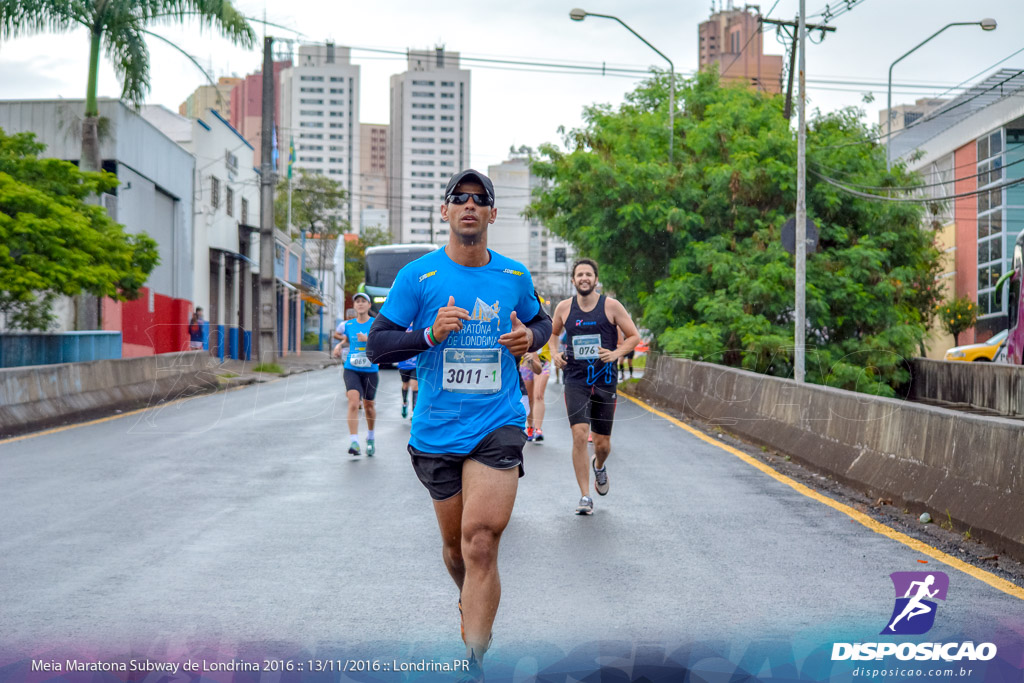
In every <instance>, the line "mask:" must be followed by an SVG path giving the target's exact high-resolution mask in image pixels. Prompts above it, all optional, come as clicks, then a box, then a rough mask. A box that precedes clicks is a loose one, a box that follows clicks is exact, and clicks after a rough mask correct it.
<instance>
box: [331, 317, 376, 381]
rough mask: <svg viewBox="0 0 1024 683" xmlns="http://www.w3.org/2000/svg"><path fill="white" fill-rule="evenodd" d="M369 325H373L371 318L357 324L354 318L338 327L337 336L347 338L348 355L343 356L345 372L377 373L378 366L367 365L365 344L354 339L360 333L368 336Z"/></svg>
mask: <svg viewBox="0 0 1024 683" xmlns="http://www.w3.org/2000/svg"><path fill="white" fill-rule="evenodd" d="M371 325H373V318H372V317H371V318H370V319H369V320H367V321H366V322H365V323H358V322H356V319H355V318H349V319H348V320H346V321H345V322H343V323H341V324H340V325H338V329H337V332H338V334H343V335H345V336H346V337H348V353H347V354H345V369H346V370H355V371H356V372H377V371H378V370H380V366H379V365H377V364H376V363H374V364H372V365H370V364H369V360H367V358H366V342H364V341H359V339H358V338H357V337H356V335H357V334H359V333H360V332H362V333H363V334H365V335H369V334H370V326H371Z"/></svg>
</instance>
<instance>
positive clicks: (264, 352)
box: [256, 36, 277, 363]
mask: <svg viewBox="0 0 1024 683" xmlns="http://www.w3.org/2000/svg"><path fill="white" fill-rule="evenodd" d="M273 43H274V39H273V38H271V37H269V36H268V37H265V38H264V39H263V121H262V123H261V126H260V130H261V133H260V134H261V136H262V137H261V140H260V320H259V325H260V327H259V334H258V335H257V345H256V358H257V360H258V362H260V363H263V362H268V361H269V360H272V359H274V358H276V357H277V344H276V343H275V338H276V331H277V296H276V295H275V292H274V165H273V160H272V155H273V153H274V150H273V139H272V138H273V136H274V57H273V55H272V54H271V47H272V46H273Z"/></svg>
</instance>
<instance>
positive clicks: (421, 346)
mask: <svg viewBox="0 0 1024 683" xmlns="http://www.w3.org/2000/svg"><path fill="white" fill-rule="evenodd" d="M406 329H407V328H405V327H403V326H402V325H396V324H395V323H393V322H391V321H390V320H388V319H387V318H385V317H384V316H382V315H377V317H376V318H374V320H373V325H371V326H370V333H369V334H368V335H367V336H366V357H367V358H369V359H370V362H371V363H397V362H399V361H403V360H408V359H410V358H412V357H413V356H415V355H417V354H419V353H420V352H422V351H426V350H427V349H429V348H430V346H429V345H428V344H427V340H426V339H424V338H423V330H413V331H412V332H406ZM550 331H551V327H550V325H549V326H548V333H549V334H550Z"/></svg>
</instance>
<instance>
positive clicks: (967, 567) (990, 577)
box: [620, 394, 1024, 600]
mask: <svg viewBox="0 0 1024 683" xmlns="http://www.w3.org/2000/svg"><path fill="white" fill-rule="evenodd" d="M620 395H622V396H625V397H626V398H628V399H629V400H630V401H632V402H633V403H635V404H637V405H638V406H640V407H641V408H643V409H644V410H647V411H650V412H652V413H654V414H655V415H657V416H658V417H660V418H663V419H665V420H668V421H669V422H671V423H672V424H674V425H675V426H677V427H680V428H682V429H685V430H686V431H688V432H690V433H691V434H693V435H694V436H695V437H697V438H698V439H700V440H701V441H704V442H707V443H709V444H711V445H712V446H717V447H718V448H721V449H722V450H724V451H725V452H727V453H729V454H731V455H735V456H736V457H737V458H739V459H740V460H742V461H743V462H745V463H747V464H748V465H750V466H752V467H756V468H757V469H759V470H761V471H762V472H764V473H765V474H767V475H768V476H770V477H772V478H773V479H775V480H777V481H780V482H782V483H783V484H786V485H787V486H789V487H791V488H792V489H793V490H795V491H796V492H798V493H801V494H803V495H805V496H807V497H808V498H813V499H814V500H816V501H818V502H819V503H823V504H825V505H827V506H829V507H830V508H832V509H833V510H836V511H838V512H841V513H843V514H844V515H847V516H848V517H850V518H851V519H853V520H855V521H857V522H860V523H861V524H863V525H864V526H866V527H867V528H868V529H871V530H872V531H874V532H875V533H878V534H882V535H883V536H885V537H887V538H891V539H892V540H894V541H897V542H899V543H902V544H903V545H905V546H907V547H909V548H912V549H913V550H916V551H917V552H919V553H921V554H923V555H927V556H928V557H931V558H933V559H936V560H938V561H939V562H942V563H944V564H948V565H949V566H951V567H953V568H954V569H959V570H960V571H962V572H964V573H965V574H968V575H970V576H973V577H974V578H976V579H978V580H979V581H982V582H984V583H987V584H988V585H990V586H992V587H993V588H995V589H996V590H1000V591H1002V592H1004V593H1006V594H1007V595H1012V596H1013V597H1015V598H1018V599H1020V600H1024V588H1021V587H1020V586H1016V585H1014V584H1012V583H1010V582H1009V581H1007V580H1006V579H1002V578H1000V577H998V576H996V575H995V574H992V573H990V572H987V571H985V570H984V569H978V568H977V567H975V566H974V565H971V564H968V563H966V562H964V561H963V560H960V559H957V558H955V557H953V556H952V555H947V554H946V553H944V552H942V551H941V550H939V549H938V548H933V547H932V546H930V545H928V544H926V543H924V542H922V541H919V540H917V539H916V538H912V537H911V536H907V535H906V534H904V533H901V532H899V531H896V530H895V529H891V528H889V527H887V526H885V525H884V524H882V523H881V522H879V521H877V520H875V519H872V518H871V517H870V516H869V515H866V514H864V513H863V512H860V511H858V510H855V509H854V508H852V507H850V506H849V505H843V504H842V503H839V502H837V501H835V500H833V499H831V498H829V497H828V496H824V495H822V494H820V493H818V492H817V491H815V490H814V489H811V488H809V487H807V486H804V485H803V484H801V483H800V482H798V481H795V480H793V479H790V478H789V477H787V476H786V475H784V474H780V473H779V472H777V471H775V470H774V469H772V468H771V467H769V466H768V465H766V464H764V463H763V462H761V461H760V460H758V459H757V458H754V457H751V456H749V455H747V454H746V453H744V452H743V451H740V450H737V449H735V448H733V447H732V446H730V445H728V444H725V443H722V442H721V441H719V440H718V439H715V438H713V437H710V436H708V435H707V434H704V433H703V432H701V431H698V430H697V429H694V428H693V427H691V426H690V425H688V424H686V423H684V422H681V421H680V420H677V419H676V418H674V417H672V416H671V415H668V414H666V413H663V412H661V411H660V410H658V409H657V408H654V407H653V406H650V405H648V404H646V403H644V402H643V401H641V400H640V399H638V398H635V397H633V396H630V395H629V394H620Z"/></svg>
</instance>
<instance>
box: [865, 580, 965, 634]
mask: <svg viewBox="0 0 1024 683" xmlns="http://www.w3.org/2000/svg"><path fill="white" fill-rule="evenodd" d="M889 578H891V579H892V583H893V587H894V588H895V590H896V605H895V606H894V607H893V610H892V616H891V617H889V625H888V626H886V627H885V628H884V629H883V630H882V633H881V634H882V635H891V634H899V635H905V636H913V635H921V634H922V633H927V632H928V631H929V630H930V629H931V627H932V626H933V625H934V624H935V611H936V607H937V605H936V603H935V602H933V600H932V599H938V600H945V599H946V592H947V591H948V590H949V577H948V576H946V575H945V574H944V573H942V572H893V573H892V574H890V575H889Z"/></svg>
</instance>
